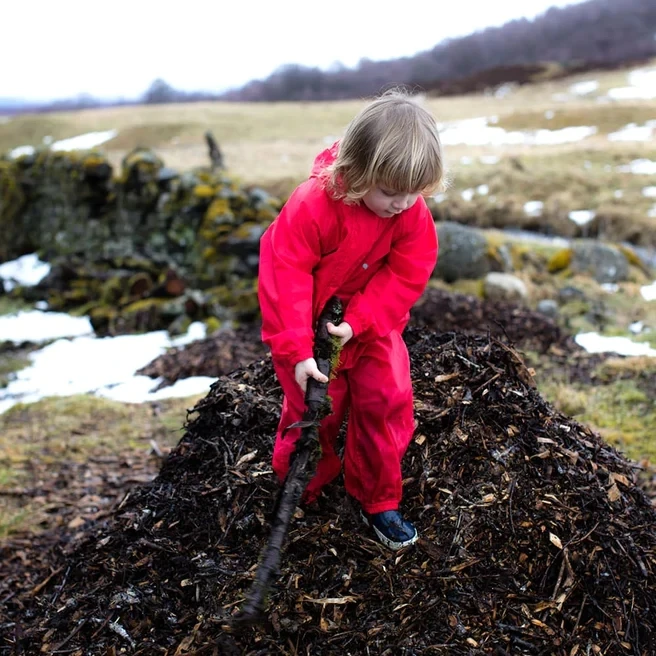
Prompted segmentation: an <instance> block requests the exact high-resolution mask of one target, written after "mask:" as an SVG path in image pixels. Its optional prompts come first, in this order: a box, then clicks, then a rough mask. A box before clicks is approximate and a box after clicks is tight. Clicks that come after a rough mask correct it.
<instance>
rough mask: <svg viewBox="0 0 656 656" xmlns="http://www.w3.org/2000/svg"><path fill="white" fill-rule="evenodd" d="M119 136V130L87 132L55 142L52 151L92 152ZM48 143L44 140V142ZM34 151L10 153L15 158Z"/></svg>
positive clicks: (25, 149)
mask: <svg viewBox="0 0 656 656" xmlns="http://www.w3.org/2000/svg"><path fill="white" fill-rule="evenodd" d="M117 134H118V131H117V130H104V131H102V132H87V133H85V134H79V135H77V136H76V137H70V138H69V139H61V140H60V141H55V142H54V143H52V144H50V150H90V149H91V148H95V147H96V146H100V145H101V144H104V143H105V142H106V141H109V140H110V139H113V138H114V137H115V136H116V135H117ZM46 141H47V140H44V142H46ZM34 150H35V149H34V146H18V147H17V148H14V149H13V150H11V151H10V152H9V156H10V157H14V158H15V157H20V156H21V155H31V154H32V153H33V152H34Z"/></svg>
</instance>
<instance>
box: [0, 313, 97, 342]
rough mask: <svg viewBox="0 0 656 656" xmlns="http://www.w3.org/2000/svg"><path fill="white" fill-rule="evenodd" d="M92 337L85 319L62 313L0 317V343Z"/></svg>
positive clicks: (18, 314)
mask: <svg viewBox="0 0 656 656" xmlns="http://www.w3.org/2000/svg"><path fill="white" fill-rule="evenodd" d="M83 335H93V328H92V327H91V322H90V321H89V319H88V318H87V317H72V316H71V315H70V314H66V313H64V312H41V311H39V310H29V311H21V312H18V313H17V314H13V315H5V316H0V342H2V341H7V342H14V343H15V344H20V343H21V342H36V343H38V342H47V341H50V340H51V339H60V338H62V337H81V336H83Z"/></svg>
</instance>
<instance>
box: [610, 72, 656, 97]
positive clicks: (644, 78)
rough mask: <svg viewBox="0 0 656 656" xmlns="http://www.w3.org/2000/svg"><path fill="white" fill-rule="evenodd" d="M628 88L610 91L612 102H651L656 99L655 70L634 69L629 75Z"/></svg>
mask: <svg viewBox="0 0 656 656" xmlns="http://www.w3.org/2000/svg"><path fill="white" fill-rule="evenodd" d="M628 81H629V86H626V87H618V88H615V89H610V90H609V91H608V96H609V97H610V98H612V99H613V100H638V99H639V100H652V99H653V98H656V68H642V69H636V70H634V71H631V72H630V73H629V79H628Z"/></svg>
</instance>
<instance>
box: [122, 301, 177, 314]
mask: <svg viewBox="0 0 656 656" xmlns="http://www.w3.org/2000/svg"><path fill="white" fill-rule="evenodd" d="M167 303H169V299H167V298H143V299H140V300H138V301H134V303H130V304H128V305H126V306H125V307H124V308H123V312H124V313H125V314H132V313H135V312H143V311H144V310H156V309H158V308H162V307H164V306H166V305H167Z"/></svg>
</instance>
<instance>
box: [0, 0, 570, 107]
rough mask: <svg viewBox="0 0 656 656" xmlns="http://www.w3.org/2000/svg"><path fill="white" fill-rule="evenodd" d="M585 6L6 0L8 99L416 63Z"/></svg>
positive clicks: (0, 78) (4, 77)
mask: <svg viewBox="0 0 656 656" xmlns="http://www.w3.org/2000/svg"><path fill="white" fill-rule="evenodd" d="M579 2H581V0H495V1H494V2H491V1H489V0H453V1H448V2H447V0H328V1H327V2H313V0H257V1H254V0H250V1H249V0H213V1H212V0H205V1H201V0H184V1H183V2H173V1H172V0H168V1H167V0H157V2H155V1H154V0H112V1H111V2H107V3H98V2H93V1H92V0H2V2H1V8H0V16H1V17H2V20H1V24H2V30H0V61H1V62H4V63H3V65H2V66H1V67H0V97H5V98H7V97H10V98H11V97H14V98H16V97H18V98H25V99H34V100H39V99H51V98H69V97H71V96H75V95H77V94H81V93H89V94H91V95H94V96H97V97H100V98H111V97H121V96H122V97H125V98H133V97H135V96H138V95H140V94H141V93H143V92H144V91H145V90H146V89H147V88H148V86H149V85H150V83H151V82H152V81H153V80H154V79H156V78H158V77H161V78H163V79H165V80H166V81H167V82H169V84H171V85H172V86H174V87H176V88H178V89H185V90H210V91H220V90H223V89H227V88H231V87H235V86H240V85H242V84H244V83H246V82H248V81H249V80H252V79H256V78H264V77H266V76H267V75H269V74H270V73H272V72H273V70H275V69H276V68H277V67H279V66H281V65H283V64H290V63H297V64H303V65H307V66H319V67H320V68H326V67H328V66H330V65H331V64H332V63H334V62H337V61H339V62H341V63H343V64H344V65H345V66H348V67H351V66H355V65H356V64H357V62H358V61H359V60H360V59H361V58H363V57H367V58H369V59H373V60H380V59H389V58H396V57H403V56H410V55H414V54H416V53H417V52H420V51H422V50H428V49H429V48H432V47H433V46H435V45H437V44H438V43H439V42H441V41H443V40H444V39H446V38H452V37H458V36H463V35H465V34H470V33H472V32H475V31H477V30H481V29H484V28H485V27H488V26H492V25H501V24H503V23H505V22H507V21H509V20H512V19H514V18H520V17H527V18H533V17H535V16H537V15H538V14H541V13H543V12H545V11H546V10H547V9H549V7H553V6H559V7H562V6H564V5H568V4H578V3H579Z"/></svg>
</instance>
